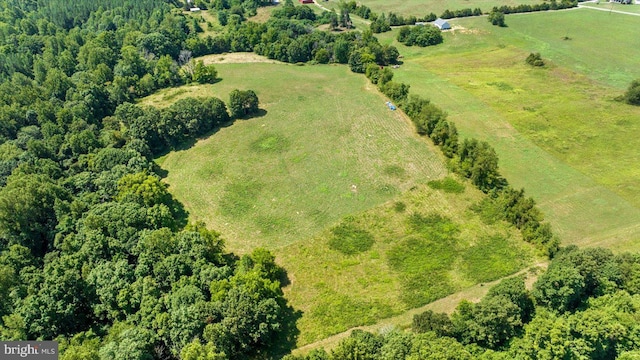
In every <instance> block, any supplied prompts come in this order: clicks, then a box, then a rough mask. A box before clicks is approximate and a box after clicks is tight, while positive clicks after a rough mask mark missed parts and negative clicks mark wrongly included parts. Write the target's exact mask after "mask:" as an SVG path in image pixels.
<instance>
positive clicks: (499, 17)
mask: <svg viewBox="0 0 640 360" xmlns="http://www.w3.org/2000/svg"><path fill="white" fill-rule="evenodd" d="M488 20H489V22H490V23H491V24H493V25H496V26H500V27H505V26H507V24H505V23H504V14H503V13H502V12H501V11H498V10H497V9H495V8H494V9H493V10H491V12H490V13H489V17H488Z"/></svg>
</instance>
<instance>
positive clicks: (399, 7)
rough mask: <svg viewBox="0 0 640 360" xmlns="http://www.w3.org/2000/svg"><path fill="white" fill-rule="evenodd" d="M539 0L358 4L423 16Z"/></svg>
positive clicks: (376, 0)
mask: <svg viewBox="0 0 640 360" xmlns="http://www.w3.org/2000/svg"><path fill="white" fill-rule="evenodd" d="M339 2H340V1H339V0H329V1H326V2H325V1H319V3H320V4H322V5H323V6H325V7H327V8H336V9H337V8H338V3H339ZM538 3H540V1H537V0H507V1H499V0H471V1H470V0H455V1H447V0H428V1H422V0H408V1H383V0H361V1H358V4H361V5H366V6H368V7H369V8H371V10H373V11H374V12H376V13H381V12H384V13H389V12H394V13H396V14H401V15H414V16H416V17H422V16H426V15H429V13H434V14H436V15H438V16H440V14H442V13H443V12H444V11H445V10H447V9H448V10H452V11H453V10H461V9H466V8H470V9H475V8H478V7H479V8H480V9H481V10H482V11H483V12H489V11H491V9H492V8H493V7H494V6H502V5H509V6H513V5H520V4H538Z"/></svg>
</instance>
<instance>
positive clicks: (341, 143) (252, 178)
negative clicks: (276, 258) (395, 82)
mask: <svg viewBox="0 0 640 360" xmlns="http://www.w3.org/2000/svg"><path fill="white" fill-rule="evenodd" d="M216 66H217V68H218V70H219V75H220V77H221V78H222V81H220V82H219V83H217V84H214V85H206V86H186V87H181V88H176V89H169V90H166V91H164V92H159V93H157V94H155V95H153V96H152V97H149V98H147V99H145V100H144V101H143V102H144V103H148V104H156V105H157V104H160V103H162V104H163V105H169V104H170V103H171V101H175V100H177V99H179V98H180V97H186V96H206V95H216V96H219V97H221V98H222V99H224V100H225V101H226V100H227V96H228V93H229V92H230V91H231V90H233V89H235V88H239V89H253V90H255V91H256V93H257V95H258V97H259V98H260V102H261V108H262V109H264V111H265V112H266V114H265V115H264V116H263V117H257V118H254V119H249V120H240V121H236V123H235V124H233V125H232V126H229V127H227V128H223V129H221V130H220V131H219V133H217V134H215V136H211V137H209V138H208V139H205V140H202V141H200V142H198V143H197V144H196V145H195V146H193V147H192V148H191V149H189V150H187V151H178V152H173V153H170V154H169V155H168V156H166V157H165V158H164V159H162V166H163V167H164V168H165V169H167V170H168V171H169V175H168V177H167V179H166V181H167V182H168V183H169V184H170V187H171V191H172V192H173V193H174V194H175V195H176V196H177V197H178V198H179V199H180V200H181V201H183V202H184V204H185V206H186V208H187V210H189V212H190V214H191V215H192V216H193V218H194V219H199V220H204V221H205V222H207V224H209V225H210V226H211V227H212V228H215V229H217V230H219V231H221V232H222V233H223V234H225V237H226V238H227V241H228V245H229V248H230V249H233V250H234V251H239V252H244V251H248V250H250V249H253V248H255V247H256V246H266V247H268V248H271V249H274V248H278V247H282V246H285V245H287V244H289V243H291V242H294V241H298V240H301V239H305V238H308V237H310V236H313V235H315V234H317V233H318V232H320V231H321V230H323V229H324V228H325V227H327V226H328V225H329V224H332V223H334V222H336V221H337V220H339V219H340V218H341V217H343V216H345V215H348V214H353V213H358V212H360V211H363V210H366V209H369V208H371V207H373V206H375V205H377V204H380V203H383V202H385V201H388V200H390V199H392V198H393V197H394V196H396V195H398V194H400V193H401V192H403V191H406V190H408V189H409V188H411V187H412V186H415V185H416V184H420V183H426V182H427V181H429V180H432V179H437V178H440V177H442V176H444V175H445V173H446V170H445V168H444V165H443V163H442V162H441V160H440V158H439V155H436V154H437V153H436V152H435V151H436V150H435V149H433V148H431V147H430V146H429V145H428V143H427V142H425V141H423V140H422V139H420V138H418V137H417V136H415V135H414V134H413V132H414V130H413V125H411V124H410V123H409V122H408V121H407V120H406V119H405V118H404V117H403V116H402V114H401V113H400V112H391V111H390V110H389V109H388V108H387V107H386V105H385V103H384V102H385V101H386V100H385V99H384V98H383V97H382V96H381V95H379V94H378V93H377V92H376V91H374V90H373V87H370V85H369V84H368V83H367V81H366V79H365V78H364V77H362V76H357V75H355V74H351V73H350V72H349V69H348V68H347V67H344V66H302V67H300V66H292V65H283V64H267V63H253V64H217V65H216ZM247 74H252V75H251V76H247Z"/></svg>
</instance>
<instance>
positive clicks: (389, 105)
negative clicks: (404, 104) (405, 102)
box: [387, 101, 396, 110]
mask: <svg viewBox="0 0 640 360" xmlns="http://www.w3.org/2000/svg"><path fill="white" fill-rule="evenodd" d="M387 106H388V107H389V109H391V110H395V109H396V106H395V105H393V104H392V103H391V101H387Z"/></svg>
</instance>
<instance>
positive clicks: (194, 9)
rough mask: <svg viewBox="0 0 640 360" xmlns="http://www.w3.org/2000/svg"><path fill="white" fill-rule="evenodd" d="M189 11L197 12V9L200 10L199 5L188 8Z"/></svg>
mask: <svg viewBox="0 0 640 360" xmlns="http://www.w3.org/2000/svg"><path fill="white" fill-rule="evenodd" d="M189 11H192V12H198V11H200V8H199V7H192V8H189Z"/></svg>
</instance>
